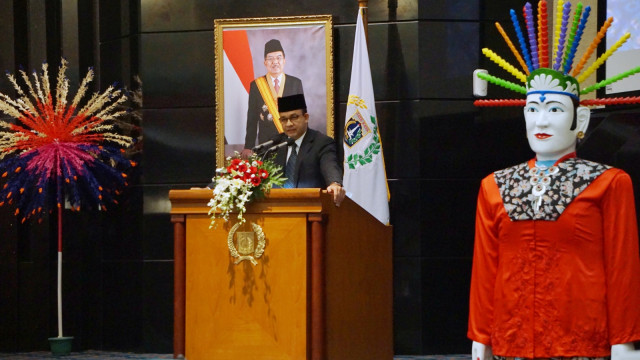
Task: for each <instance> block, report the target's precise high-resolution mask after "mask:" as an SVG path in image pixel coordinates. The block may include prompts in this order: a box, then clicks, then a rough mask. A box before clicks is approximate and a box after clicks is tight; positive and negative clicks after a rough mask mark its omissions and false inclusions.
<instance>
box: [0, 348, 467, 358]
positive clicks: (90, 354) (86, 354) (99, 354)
mask: <svg viewBox="0 0 640 360" xmlns="http://www.w3.org/2000/svg"><path fill="white" fill-rule="evenodd" d="M470 358H471V356H469V355H422V356H417V355H396V356H395V357H394V360H470ZM0 359H12V360H53V359H56V360H98V359H100V360H102V359H106V360H130V359H137V360H142V359H144V360H161V359H173V354H134V353H121V352H106V351H93V350H89V351H83V352H79V353H78V352H72V353H71V354H70V355H67V356H53V355H51V353H50V352H44V351H40V352H28V353H11V354H7V353H0ZM363 360H366V359H363Z"/></svg>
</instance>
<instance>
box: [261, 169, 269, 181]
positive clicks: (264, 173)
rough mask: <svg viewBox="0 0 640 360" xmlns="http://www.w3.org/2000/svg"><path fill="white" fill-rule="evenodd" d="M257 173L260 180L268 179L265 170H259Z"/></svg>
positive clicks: (267, 173)
mask: <svg viewBox="0 0 640 360" xmlns="http://www.w3.org/2000/svg"><path fill="white" fill-rule="evenodd" d="M259 173H260V178H261V179H266V178H268V177H269V172H268V171H267V170H264V169H260V170H259Z"/></svg>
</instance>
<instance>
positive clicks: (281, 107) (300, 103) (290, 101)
mask: <svg viewBox="0 0 640 360" xmlns="http://www.w3.org/2000/svg"><path fill="white" fill-rule="evenodd" d="M292 110H304V111H305V112H306V110H307V103H306V102H305V101H304V95H303V94H296V95H289V96H284V97H281V98H278V112H287V111H292Z"/></svg>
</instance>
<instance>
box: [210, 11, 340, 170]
mask: <svg viewBox="0 0 640 360" xmlns="http://www.w3.org/2000/svg"><path fill="white" fill-rule="evenodd" d="M332 31H333V20H332V16H331V15H308V16H284V17H266V18H238V19H216V20H214V33H215V38H214V43H215V59H214V60H215V106H216V110H215V116H216V166H217V167H222V166H224V164H225V158H226V157H228V156H231V155H233V154H234V153H235V152H236V151H238V152H240V151H241V150H242V149H243V148H245V146H246V144H245V140H244V136H245V135H246V133H247V117H248V114H247V109H248V108H249V104H248V102H249V93H250V88H251V86H252V84H251V82H253V81H254V80H255V79H256V78H258V77H265V74H266V73H267V69H266V66H267V61H266V59H265V56H264V55H265V53H264V51H265V50H266V48H265V46H266V45H265V44H266V42H268V41H269V40H271V39H277V40H279V41H280V43H281V45H282V48H283V50H284V54H285V59H286V62H285V63H284V64H283V70H284V71H283V72H284V74H285V76H286V77H289V76H293V77H296V78H298V79H300V81H301V83H302V85H301V87H302V88H303V89H304V90H303V91H304V95H305V100H306V103H307V112H308V113H309V127H310V128H312V129H314V130H318V131H320V132H323V133H325V134H326V135H328V136H330V137H334V124H333V123H334V103H333V102H334V99H333V92H334V88H333V87H334V84H333V33H332ZM225 40H226V43H225ZM292 81H293V80H292ZM290 83H291V82H290ZM253 86H254V87H255V84H253ZM284 87H285V91H286V87H287V85H286V83H285V85H284ZM285 95H286V94H285ZM253 96H255V95H253ZM276 104H277V101H276ZM263 109H267V108H266V104H265V106H263ZM254 121H255V120H254ZM259 121H269V120H268V118H267V119H263V117H262V116H260V120H259ZM257 142H258V140H256V143H257Z"/></svg>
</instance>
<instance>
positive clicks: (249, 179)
mask: <svg viewBox="0 0 640 360" xmlns="http://www.w3.org/2000/svg"><path fill="white" fill-rule="evenodd" d="M285 180H286V178H284V174H283V173H282V167H281V166H279V165H276V164H275V163H274V162H273V160H260V157H259V156H258V155H256V154H253V155H251V156H250V157H249V158H248V159H242V158H240V156H239V154H238V153H236V155H235V156H233V157H228V158H227V166H226V167H222V168H219V169H216V176H215V177H214V178H213V182H214V183H215V187H214V189H213V198H212V199H211V201H209V204H207V205H208V206H210V207H211V209H210V210H209V216H211V225H210V226H209V228H212V227H214V226H215V222H216V219H218V218H222V219H224V221H229V216H230V214H231V213H232V212H234V211H237V212H238V221H240V223H244V222H245V221H246V220H245V218H244V213H245V212H246V211H247V208H246V205H247V204H248V203H250V202H251V201H253V200H257V199H262V198H264V196H265V195H266V194H268V193H269V191H270V190H271V188H272V187H273V186H274V185H275V186H281V185H282V184H284V181H285Z"/></svg>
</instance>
